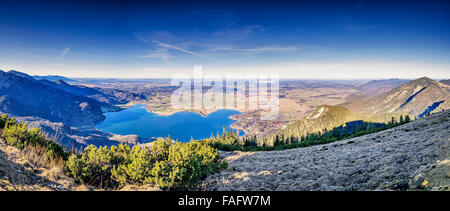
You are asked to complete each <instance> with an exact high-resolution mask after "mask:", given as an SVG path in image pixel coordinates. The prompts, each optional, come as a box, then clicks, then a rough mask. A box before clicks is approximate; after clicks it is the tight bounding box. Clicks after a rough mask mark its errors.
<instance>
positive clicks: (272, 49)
mask: <svg viewBox="0 0 450 211" xmlns="http://www.w3.org/2000/svg"><path fill="white" fill-rule="evenodd" d="M300 49H301V48H299V47H297V46H261V47H254V48H238V47H230V46H224V47H218V48H215V49H214V51H236V52H249V53H264V52H292V51H297V50H300Z"/></svg>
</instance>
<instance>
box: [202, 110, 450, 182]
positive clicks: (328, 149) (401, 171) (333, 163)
mask: <svg viewBox="0 0 450 211" xmlns="http://www.w3.org/2000/svg"><path fill="white" fill-rule="evenodd" d="M223 154H224V157H225V158H224V159H225V160H227V161H228V162H229V167H228V169H226V170H223V171H222V172H220V173H218V174H214V175H211V176H209V177H208V178H207V179H206V180H205V181H204V182H203V184H202V185H201V189H204V190H408V189H428V190H449V189H450V111H443V112H439V113H436V114H433V115H431V116H429V117H425V118H423V119H419V120H416V121H413V122H411V123H408V124H405V125H402V126H399V127H395V128H392V129H389V130H385V131H381V132H378V133H374V134H369V135H366V136H362V137H357V138H353V139H348V140H343V141H339V142H334V143H330V144H326V145H318V146H312V147H307V148H297V149H291V150H284V151H271V152H254V153H242V152H241V153H223Z"/></svg>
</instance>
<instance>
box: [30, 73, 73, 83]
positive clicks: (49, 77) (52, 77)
mask: <svg viewBox="0 0 450 211" xmlns="http://www.w3.org/2000/svg"><path fill="white" fill-rule="evenodd" d="M33 78H34V79H36V80H42V79H45V80H48V81H53V82H55V81H58V80H63V81H66V82H75V81H77V80H75V79H71V78H67V77H64V76H59V75H46V76H41V75H33Z"/></svg>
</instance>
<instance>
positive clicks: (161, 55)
mask: <svg viewBox="0 0 450 211" xmlns="http://www.w3.org/2000/svg"><path fill="white" fill-rule="evenodd" d="M167 51H168V49H167V48H160V49H157V50H155V51H150V52H148V53H147V54H145V55H141V56H139V57H141V58H157V59H162V60H164V61H167V59H169V54H168V52H167Z"/></svg>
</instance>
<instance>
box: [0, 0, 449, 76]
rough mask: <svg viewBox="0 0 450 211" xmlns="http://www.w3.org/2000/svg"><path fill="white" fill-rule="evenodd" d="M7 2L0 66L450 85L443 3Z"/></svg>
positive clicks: (2, 12)
mask: <svg viewBox="0 0 450 211" xmlns="http://www.w3.org/2000/svg"><path fill="white" fill-rule="evenodd" d="M165 2H166V3H162V2H149V1H146V2H139V1H134V2H128V1H127V3H125V1H109V2H94V3H92V2H91V1H76V2H69V1H63V2H58V1H30V2H26V1H4V0H2V1H1V3H2V5H1V7H0V34H1V35H0V46H1V48H0V69H3V70H9V69H17V70H19V71H23V72H26V73H29V74H39V75H46V74H59V75H65V76H71V77H128V78H136V77H145V78H148V77H156V78H170V77H171V76H172V75H173V74H176V73H190V72H192V68H193V65H202V66H203V68H204V71H205V72H206V73H208V72H211V73H220V74H223V73H236V72H240V73H262V72H264V73H269V74H270V73H277V74H280V77H281V78H327V79H328V78H349V79H351V78H415V77H421V76H428V77H432V78H450V62H449V58H450V27H449V26H450V17H449V16H450V13H449V12H448V11H450V4H449V3H446V2H445V1H422V2H421V1H389V2H383V1H374V2H368V1H351V2H339V3H336V2H334V1H316V2H315V3H301V2H297V3H292V2H280V1H276V2H275V1H273V2H269V1H264V2H263V3H259V4H256V3H252V2H244V3H242V2H241V3H238V2H231V3H230V2H228V1H227V2H226V3H225V2H223V3H219V2H215V3H208V2H206V1H205V2H200V1H196V2H189V3H180V2H167V1H165Z"/></svg>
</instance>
